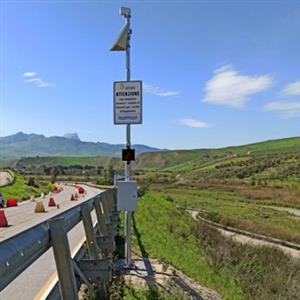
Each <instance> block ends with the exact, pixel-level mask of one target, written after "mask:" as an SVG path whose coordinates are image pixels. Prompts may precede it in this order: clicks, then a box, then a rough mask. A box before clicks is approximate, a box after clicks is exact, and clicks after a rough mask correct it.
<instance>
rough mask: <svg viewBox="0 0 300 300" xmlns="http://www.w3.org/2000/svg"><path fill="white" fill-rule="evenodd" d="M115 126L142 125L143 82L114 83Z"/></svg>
mask: <svg viewBox="0 0 300 300" xmlns="http://www.w3.org/2000/svg"><path fill="white" fill-rule="evenodd" d="M114 124H142V81H115V82H114Z"/></svg>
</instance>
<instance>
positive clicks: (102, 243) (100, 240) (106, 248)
mask: <svg viewBox="0 0 300 300" xmlns="http://www.w3.org/2000/svg"><path fill="white" fill-rule="evenodd" d="M96 239H97V244H98V248H99V249H100V250H101V252H114V251H115V250H116V245H115V241H114V238H113V237H112V236H97V237H96Z"/></svg>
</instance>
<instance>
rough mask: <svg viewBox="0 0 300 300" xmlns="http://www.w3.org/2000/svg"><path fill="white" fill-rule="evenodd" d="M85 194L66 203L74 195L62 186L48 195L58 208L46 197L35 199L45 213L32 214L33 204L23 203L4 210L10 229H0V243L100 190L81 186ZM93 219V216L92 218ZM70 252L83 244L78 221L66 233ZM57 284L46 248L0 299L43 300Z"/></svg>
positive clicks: (53, 267) (53, 266) (50, 250)
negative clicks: (56, 191)
mask: <svg viewBox="0 0 300 300" xmlns="http://www.w3.org/2000/svg"><path fill="white" fill-rule="evenodd" d="M83 187H84V188H85V189H86V195H85V196H80V197H79V199H78V201H70V196H71V194H72V193H74V192H75V188H74V187H71V186H63V191H62V192H60V193H59V194H56V195H52V197H54V199H55V202H56V204H59V206H60V208H59V209H57V208H56V207H48V201H49V196H47V197H45V198H42V199H41V198H40V199H38V200H39V201H42V202H43V203H44V205H45V208H46V210H47V212H46V213H34V208H35V203H34V202H30V201H24V202H22V203H20V204H19V206H18V207H11V208H5V214H6V217H7V219H8V223H9V225H11V226H10V227H7V228H0V242H1V241H3V240H5V239H7V238H9V237H11V236H13V235H15V234H17V233H19V232H21V231H23V230H25V229H27V228H30V227H32V226H34V225H36V224H38V223H40V222H42V221H44V220H46V219H48V218H50V217H53V216H55V215H56V214H59V213H61V212H62V211H64V210H67V209H69V208H70V207H72V206H74V205H77V204H78V203H81V202H84V201H85V200H87V199H89V198H91V197H93V196H95V195H96V194H99V193H100V192H101V190H99V189H96V188H91V187H88V186H83ZM93 219H94V220H95V215H93ZM68 237H69V243H70V248H71V252H72V253H74V254H75V253H76V252H77V250H78V249H79V248H80V247H81V245H82V243H83V241H84V229H83V224H82V222H80V223H79V224H78V225H77V226H75V227H74V228H73V229H72V230H71V231H70V232H69V234H68ZM56 281H57V275H56V267H55V262H54V257H53V251H52V249H49V250H48V251H47V252H46V253H45V254H43V255H42V256H41V257H40V258H39V259H38V260H36V261H35V262H34V263H33V264H32V265H31V266H30V267H29V268H27V269H26V270H25V271H24V272H23V273H22V274H20V275H19V276H18V277H17V278H16V279H15V280H14V281H12V282H11V283H10V284H9V285H8V286H7V287H6V288H5V289H4V290H2V291H1V292H0V300H7V299H9V300H20V299H22V300H33V299H34V300H37V299H44V298H45V295H46V294H47V291H48V290H51V289H52V287H53V286H54V285H55V283H56Z"/></svg>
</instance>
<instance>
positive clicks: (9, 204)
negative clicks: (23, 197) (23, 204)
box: [6, 198, 18, 207]
mask: <svg viewBox="0 0 300 300" xmlns="http://www.w3.org/2000/svg"><path fill="white" fill-rule="evenodd" d="M12 206H18V201H17V199H14V198H10V199H7V201H6V207H12Z"/></svg>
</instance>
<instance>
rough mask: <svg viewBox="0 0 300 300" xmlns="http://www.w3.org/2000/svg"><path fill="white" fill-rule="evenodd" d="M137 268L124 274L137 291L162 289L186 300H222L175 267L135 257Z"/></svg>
mask: <svg viewBox="0 0 300 300" xmlns="http://www.w3.org/2000/svg"><path fill="white" fill-rule="evenodd" d="M133 260H134V265H135V268H134V269H131V270H129V271H127V273H125V274H123V275H124V279H125V282H126V283H127V284H128V285H131V286H133V287H134V288H136V289H144V290H146V289H149V288H152V289H162V290H165V291H167V292H168V293H170V294H171V295H172V294H181V295H183V296H184V297H185V298H186V299H195V300H222V298H221V296H220V295H218V294H217V293H216V292H215V291H213V290H211V289H209V288H207V287H204V286H203V285H201V284H200V283H198V282H196V281H195V280H193V279H191V278H189V277H188V276H186V275H185V274H184V273H182V272H181V271H179V270H177V269H175V268H174V267H173V266H171V265H168V264H164V263H162V262H160V261H159V260H157V259H149V258H141V257H140V256H137V255H135V256H134V257H133Z"/></svg>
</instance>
